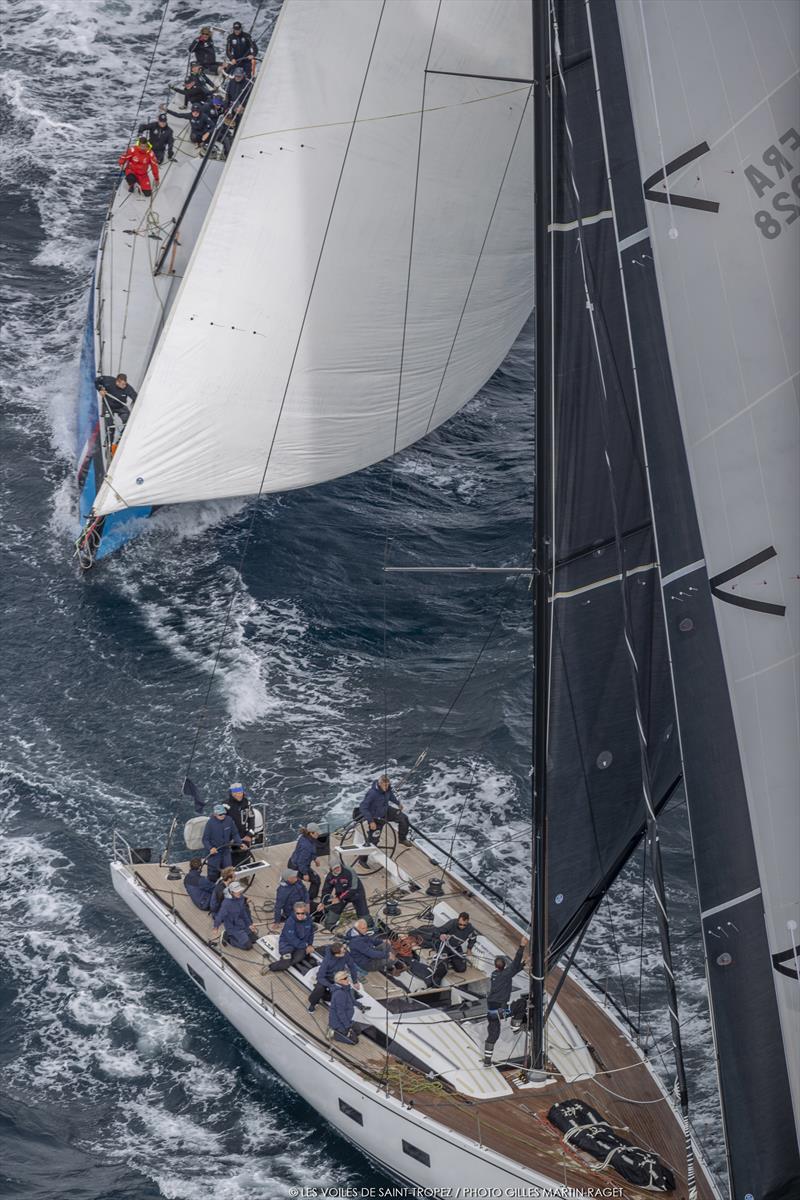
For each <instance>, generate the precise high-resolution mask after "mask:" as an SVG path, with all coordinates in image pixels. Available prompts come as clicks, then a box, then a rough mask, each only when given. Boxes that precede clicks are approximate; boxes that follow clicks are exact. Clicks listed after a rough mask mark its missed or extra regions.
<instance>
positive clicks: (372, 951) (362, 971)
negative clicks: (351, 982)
mask: <svg viewBox="0 0 800 1200" xmlns="http://www.w3.org/2000/svg"><path fill="white" fill-rule="evenodd" d="M344 943H345V945H346V946H347V949H348V950H349V951H350V954H351V956H352V959H353V963H354V965H355V968H356V970H357V971H358V978H359V979H366V978H367V975H369V973H370V971H384V970H385V969H386V968H387V967H394V960H393V957H392V952H391V950H390V949H389V947H388V946H387V944H386V941H385V939H384V938H383V937H381V936H380V935H379V934H375V933H370V932H369V926H368V925H367V922H366V921H364V920H358V921H356V923H355V925H353V927H352V929H348V931H347V933H346V934H345V935H344Z"/></svg>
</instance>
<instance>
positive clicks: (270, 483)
mask: <svg viewBox="0 0 800 1200" xmlns="http://www.w3.org/2000/svg"><path fill="white" fill-rule="evenodd" d="M437 14H438V18H437ZM484 35H485V36H484ZM530 44H531V40H530V6H529V5H528V4H527V3H525V2H524V0H519V2H517V0H513V2H512V3H509V2H507V0H505V2H504V0H476V2H475V3H471V4H469V5H464V4H461V3H459V2H458V0H444V2H443V3H442V5H441V6H439V5H435V4H430V3H426V2H424V0H412V2H410V3H405V2H401V0H387V2H386V3H385V4H383V3H381V2H379V0H342V3H340V4H336V5H330V4H327V3H324V2H323V0H304V3H302V4H296V3H295V2H294V0H287V3H286V5H285V6H284V11H283V12H282V15H281V19H280V25H279V28H278V29H277V30H276V33H275V35H274V37H273V39H272V42H271V44H270V56H269V60H268V62H267V63H266V64H265V66H264V68H263V70H262V72H261V74H260V77H259V80H258V81H257V83H256V87H255V89H254V92H253V95H252V98H251V100H250V103H249V105H248V109H247V111H246V114H245V117H244V122H243V126H242V129H241V131H240V133H239V135H238V138H237V142H236V144H235V147H234V150H233V153H232V157H231V159H230V161H229V162H228V163H227V165H226V170H225V174H224V176H223V179H222V181H221V184H220V188H219V191H218V193H217V195H216V196H215V199H214V203H213V205H212V209H211V211H210V214H209V217H208V219H207V221H206V224H205V226H204V229H203V232H202V235H201V238H200V241H199V244H198V247H197V249H196V251H195V254H194V256H193V259H192V262H191V264H190V267H189V269H188V271H187V274H186V277H185V279H184V281H183V285H182V289H181V292H180V295H179V296H178V298H177V300H176V303H175V305H174V307H173V310H172V311H171V313H170V316H169V319H168V321H167V325H166V328H165V330H164V333H163V335H162V338H161V340H160V343H159V345H158V347H157V348H156V351H155V353H154V355H153V359H152V362H151V365H150V368H149V371H148V374H147V377H146V379H145V381H144V385H143V387H142V389H141V392H140V398H139V401H138V402H137V406H136V410H135V411H134V415H133V417H132V419H131V421H130V422H129V425H128V428H127V430H126V433H125V437H124V439H123V441H122V444H121V447H120V450H119V452H118V454H117V456H116V458H115V461H114V463H113V465H112V469H111V471H110V473H109V483H110V485H113V488H114V491H112V490H111V486H109V487H108V488H107V489H106V490H105V492H104V493H103V494H102V495H101V497H100V500H99V507H98V511H100V512H111V511H113V510H114V509H115V508H117V507H120V500H119V499H118V497H122V501H123V502H124V503H128V504H130V503H142V502H143V501H144V498H145V497H151V499H150V500H149V501H148V502H149V503H158V504H164V503H170V502H179V501H186V500H202V499H210V498H214V497H220V496H232V495H250V494H257V493H259V492H260V491H262V490H263V491H267V492H272V491H283V490H288V489H291V488H298V487H304V486H308V485H310V484H314V483H318V482H321V481H322V480H325V479H332V478H336V477H337V476H339V475H343V474H346V473H348V472H350V471H354V470H357V469H359V468H362V467H365V466H368V465H370V464H371V463H373V462H376V461H378V460H379V459H381V458H384V457H387V456H388V455H390V454H392V453H394V452H395V451H396V450H397V449H399V448H402V447H404V446H407V445H409V444H411V443H412V442H414V441H416V440H417V439H418V438H420V437H422V436H424V434H425V433H426V432H427V431H428V429H432V428H435V427H436V425H438V424H439V423H441V422H442V421H444V420H446V419H447V418H448V417H450V416H452V415H453V413H454V412H456V411H457V410H458V409H459V408H460V407H461V406H462V405H463V404H464V403H465V402H466V401H467V400H468V399H469V398H470V397H471V396H472V395H474V394H475V392H476V391H478V390H479V388H480V387H481V386H482V385H483V384H484V383H485V381H486V380H487V379H488V378H489V376H490V375H491V374H492V373H493V372H494V371H495V370H496V368H497V367H498V366H499V364H500V363H501V362H502V360H503V358H504V357H505V355H506V354H507V352H508V350H509V348H510V346H511V344H512V343H513V341H514V339H515V338H516V336H517V334H518V332H519V330H520V329H521V327H522V325H523V323H524V321H525V319H526V318H527V316H528V314H529V313H530V310H531V307H532V270H531V255H532V236H533V235H532V228H533V221H532V196H531V184H530V175H531V169H532V167H531V161H532V160H531V117H530V112H529V108H530V105H529V100H530V87H529V86H526V85H524V84H514V83H503V82H501V81H499V80H498V76H515V77H519V78H522V79H524V78H528V77H529V76H530ZM428 65H430V67H431V71H430V72H429V73H427V74H426V69H427V67H428ZM434 68H435V70H434ZM423 96H424V111H423ZM418 152H419V163H417V155H418ZM265 468H266V472H265ZM262 480H263V485H262Z"/></svg>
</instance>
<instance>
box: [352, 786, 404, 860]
mask: <svg viewBox="0 0 800 1200" xmlns="http://www.w3.org/2000/svg"><path fill="white" fill-rule="evenodd" d="M359 808H360V810H361V816H362V818H363V819H364V820H365V821H367V823H368V825H369V835H368V836H369V840H370V841H371V842H372V844H373V845H375V846H377V844H378V842H379V841H380V836H381V829H382V828H383V826H384V825H385V824H386V822H387V821H391V822H392V823H393V824H394V825H396V826H397V832H398V836H399V838H400V842H401V844H402V845H404V846H406V845H408V817H407V816H406V814H405V813H404V812H403V806H402V804H401V803H400V801H399V800H398V799H397V797H396V796H395V794H394V792H393V791H392V783H391V780H390V779H389V776H388V775H381V776H379V778H378V779H376V780H375V782H374V783H373V785H372V787H371V788H370V789H369V791H368V792H367V794H366V796H365V797H364V799H363V800H362V801H361V804H360V805H359Z"/></svg>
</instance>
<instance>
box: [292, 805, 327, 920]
mask: <svg viewBox="0 0 800 1200" xmlns="http://www.w3.org/2000/svg"><path fill="white" fill-rule="evenodd" d="M321 833H322V830H321V829H320V827H319V825H315V824H314V823H313V821H309V823H308V824H307V825H301V826H300V837H299V838H298V839H297V845H296V846H295V848H294V850H293V851H292V855H291V858H290V859H289V861H288V863H287V864H286V865H287V866H288V867H294V869H295V870H296V871H297V873H298V874H299V875H300V877H301V878H302V879H303V880H305V882H306V883H307V884H308V898H309V900H310V902H311V903H312V904H313V903H314V901H315V900H316V898H317V895H318V893H319V875H318V874H317V872H316V871H315V870H314V867H318V866H319V860H318V859H317V855H318V854H319V836H320V834H321Z"/></svg>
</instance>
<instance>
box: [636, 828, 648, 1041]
mask: <svg viewBox="0 0 800 1200" xmlns="http://www.w3.org/2000/svg"><path fill="white" fill-rule="evenodd" d="M646 883H647V838H642V883H641V887H642V909H641V917H640V924H639V996H638V1000H637V1004H636V1024H637V1025H638V1026H639V1028H640V1029H641V1026H642V973H643V968H644V910H645V901H646V899H647V888H646V886H645V885H646Z"/></svg>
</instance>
